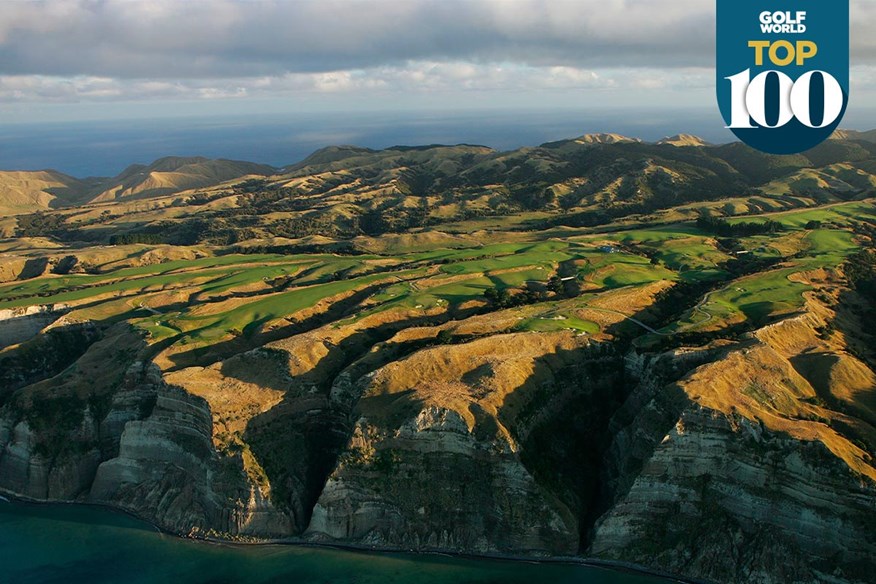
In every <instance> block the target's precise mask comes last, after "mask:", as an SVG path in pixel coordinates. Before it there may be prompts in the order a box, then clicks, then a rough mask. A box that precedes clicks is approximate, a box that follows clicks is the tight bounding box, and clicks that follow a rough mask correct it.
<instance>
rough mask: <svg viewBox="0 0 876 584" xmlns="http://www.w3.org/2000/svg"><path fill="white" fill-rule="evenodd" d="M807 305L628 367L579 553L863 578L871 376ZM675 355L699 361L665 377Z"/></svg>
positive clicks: (873, 549)
mask: <svg viewBox="0 0 876 584" xmlns="http://www.w3.org/2000/svg"><path fill="white" fill-rule="evenodd" d="M808 308H809V310H808V312H807V313H805V314H801V315H799V316H795V317H792V318H789V319H786V320H784V321H781V322H779V323H776V324H774V325H770V326H767V327H765V328H763V329H760V330H759V331H757V332H756V333H755V334H753V335H751V336H750V337H749V338H748V339H747V340H745V341H743V342H742V343H741V344H740V345H738V346H737V345H734V346H729V347H725V348H723V349H713V350H711V351H696V352H691V353H687V354H685V355H679V354H675V355H672V356H671V358H670V356H669V355H663V356H661V357H659V358H656V359H648V358H642V359H640V360H639V361H638V362H637V363H636V367H635V370H634V371H633V373H635V374H636V375H637V377H639V378H640V379H641V380H642V381H641V382H640V383H639V384H638V386H637V387H636V389H635V390H634V391H633V392H632V394H631V395H630V397H629V398H628V400H627V403H626V404H624V406H623V407H622V408H620V409H619V410H618V412H617V413H616V414H615V416H614V419H613V421H612V427H613V428H614V437H613V443H612V445H611V446H610V447H609V449H608V450H607V458H606V461H605V462H606V464H605V467H604V468H605V480H606V484H607V485H609V486H610V492H611V493H612V497H611V498H610V499H608V500H607V501H605V504H606V506H607V511H606V512H605V514H604V515H602V516H601V517H600V518H599V519H598V520H597V521H596V523H595V525H594V529H593V531H592V532H591V534H590V536H589V538H588V541H587V549H586V551H585V553H586V554H588V555H593V556H596V557H602V558H610V559H621V558H623V559H625V560H630V561H634V562H637V563H641V564H643V565H649V566H653V567H655V568H660V569H664V570H667V571H670V572H674V573H681V574H691V575H696V576H698V577H703V578H708V579H710V580H714V581H718V582H758V583H764V584H768V583H779V582H867V581H870V579H871V578H872V568H873V565H874V559H876V481H874V479H876V473H874V469H873V466H872V464H873V459H872V457H871V454H870V452H872V448H873V444H874V442H873V437H874V433H873V423H874V416H873V410H872V409H871V408H870V407H869V406H868V404H871V403H872V401H871V400H872V395H873V393H874V391H876V384H874V383H873V373H872V371H871V370H870V369H869V368H868V367H867V366H866V364H865V363H863V362H862V361H861V360H859V359H857V358H856V357H854V356H852V355H851V354H849V353H847V352H845V351H843V350H841V348H840V347H842V346H845V343H846V342H847V341H848V339H845V338H837V337H838V336H839V335H841V334H843V333H842V331H838V332H837V333H835V334H834V335H833V336H831V335H825V334H824V333H823V332H819V331H824V330H825V326H824V325H825V323H826V320H825V317H833V316H834V315H833V314H832V313H828V312H826V311H825V309H824V307H823V306H821V305H820V304H818V303H816V302H814V301H812V299H810V302H809V306H808ZM834 322H837V321H836V320H834ZM845 330H846V331H847V332H848V333H849V334H851V333H853V332H854V331H850V329H848V328H847V329H845ZM679 358H681V359H686V360H688V362H689V363H690V362H695V361H704V364H701V365H699V366H697V367H696V368H694V369H693V370H692V371H690V373H688V374H686V375H683V376H681V377H680V379H678V381H677V382H673V383H670V384H668V385H664V382H665V381H666V379H667V378H670V379H671V378H674V377H675V378H677V377H678V376H677V375H674V374H673V371H672V369H673V365H672V364H673V363H675V364H677V363H679ZM813 362H817V363H818V364H819V366H818V367H812V364H813ZM667 373H668V375H667ZM674 373H677V371H675V372H674ZM862 397H863V398H865V399H862Z"/></svg>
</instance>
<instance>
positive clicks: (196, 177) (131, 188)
mask: <svg viewBox="0 0 876 584" xmlns="http://www.w3.org/2000/svg"><path fill="white" fill-rule="evenodd" d="M274 172H276V171H275V169H273V168H271V167H270V166H265V165H262V164H255V163H252V162H240V161H237V160H209V159H207V158H201V157H192V158H181V157H166V158H161V159H159V160H156V161H155V162H153V163H152V164H150V165H149V166H143V165H139V164H135V165H132V166H129V167H128V168H126V169H125V170H124V171H122V173H121V174H119V175H118V176H116V177H115V178H113V179H109V180H108V181H107V182H106V183H105V184H102V185H101V187H100V188H101V190H100V192H97V193H95V194H94V196H93V197H92V199H91V200H92V202H101V201H111V200H114V199H119V198H127V197H149V196H158V195H166V194H170V193H177V192H181V191H186V190H189V189H197V188H201V187H206V186H213V185H216V184H219V183H222V182H225V181H228V180H232V179H236V178H241V177H244V176H249V175H256V176H267V175H270V174H274Z"/></svg>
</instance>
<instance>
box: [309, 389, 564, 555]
mask: <svg viewBox="0 0 876 584" xmlns="http://www.w3.org/2000/svg"><path fill="white" fill-rule="evenodd" d="M307 534H308V535H309V536H310V537H311V538H313V539H317V540H329V541H348V542H360V543H366V544H369V545H377V546H389V547H403V548H411V549H436V550H437V549H443V550H458V551H478V552H502V551H504V552H516V553H520V552H524V553H530V554H574V553H575V552H576V551H577V547H578V534H577V526H576V521H575V519H574V517H573V516H572V514H571V513H570V512H569V510H568V509H567V508H565V507H564V506H563V505H562V504H561V503H560V502H559V501H557V500H555V499H553V498H552V497H551V496H550V494H549V493H547V492H546V491H545V489H543V488H542V487H541V486H540V485H539V484H538V483H537V482H536V481H535V479H534V478H533V477H532V475H531V474H530V473H529V472H528V471H527V470H526V468H525V467H524V465H523V464H522V463H521V461H520V458H519V457H518V456H517V454H516V453H515V452H514V445H513V443H511V442H509V441H508V440H506V439H503V438H502V437H501V436H499V435H489V434H488V431H487V430H486V429H485V428H477V429H470V428H469V427H468V426H467V424H466V422H465V420H463V419H462V417H461V416H460V415H459V414H458V413H457V412H455V411H452V410H448V409H446V408H437V407H428V406H427V407H425V408H423V409H421V410H420V411H419V412H418V413H416V415H414V416H413V417H412V418H411V419H407V420H405V421H404V422H403V423H402V424H401V425H399V427H397V428H395V429H392V430H387V429H382V428H377V427H374V426H372V425H370V424H369V423H368V421H367V420H366V419H361V420H360V421H359V422H358V423H357V425H356V429H355V432H354V435H353V438H352V439H351V441H350V444H349V446H348V449H347V452H346V453H345V454H344V455H343V457H342V462H341V464H340V465H339V467H338V468H337V469H335V471H334V473H332V476H331V477H330V478H329V480H328V482H327V484H326V487H325V489H324V490H323V493H322V495H321V496H320V498H319V502H318V503H317V505H316V508H315V509H314V512H313V518H312V519H311V522H310V527H309V528H308V532H307Z"/></svg>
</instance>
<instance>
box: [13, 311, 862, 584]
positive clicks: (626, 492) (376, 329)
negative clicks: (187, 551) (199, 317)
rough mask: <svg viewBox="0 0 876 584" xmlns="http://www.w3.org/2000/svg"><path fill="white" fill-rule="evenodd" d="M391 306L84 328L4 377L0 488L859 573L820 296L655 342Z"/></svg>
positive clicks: (846, 430) (858, 450)
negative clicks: (231, 350)
mask: <svg viewBox="0 0 876 584" xmlns="http://www.w3.org/2000/svg"><path fill="white" fill-rule="evenodd" d="M413 318H414V317H413V316H412V314H411V313H408V312H404V311H400V312H397V313H393V314H391V315H386V314H384V315H381V316H380V317H379V320H378V319H377V317H365V318H363V319H361V320H359V321H355V322H351V323H346V324H343V325H326V326H322V327H317V328H315V329H313V330H310V331H307V332H304V333H301V334H294V335H291V336H289V337H288V338H285V339H281V340H277V341H274V342H270V343H267V344H265V345H264V346H261V347H259V348H256V349H252V350H249V351H245V352H242V353H239V354H236V355H233V356H231V357H228V358H226V359H224V360H221V361H218V362H216V363H214V364H212V365H207V366H195V367H178V368H176V369H168V370H164V371H162V370H161V369H160V368H159V367H158V366H157V365H156V364H155V363H153V362H151V360H150V356H152V357H154V356H155V353H154V351H150V350H148V348H147V347H146V346H145V344H144V343H143V340H142V338H141V337H140V336H138V335H137V334H135V333H133V332H132V331H131V330H130V329H127V328H125V327H123V326H115V327H111V328H109V329H106V330H101V331H99V338H97V339H95V338H94V337H93V335H92V336H89V337H88V343H86V344H85V345H84V346H83V347H82V349H81V355H79V356H78V357H77V356H76V354H75V353H74V354H73V355H72V356H71V357H69V358H70V359H73V362H72V364H71V365H68V366H67V367H66V368H65V369H63V370H61V371H60V372H58V373H57V374H54V375H52V376H50V377H48V378H47V379H43V380H39V377H38V376H37V380H36V381H33V382H31V383H29V384H28V383H27V380H26V379H24V378H23V377H21V378H17V379H19V381H17V383H18V385H20V386H21V387H18V388H12V387H7V388H6V391H5V392H4V393H2V395H3V396H5V397H4V398H3V401H2V402H0V403H2V409H0V488H2V489H3V491H5V492H8V493H13V494H18V495H22V496H26V497H29V498H32V499H38V500H73V501H83V502H94V503H101V504H109V505H113V506H117V507H120V508H123V509H126V510H129V511H131V512H134V513H136V514H138V515H140V516H142V517H144V518H147V519H149V520H151V521H153V522H155V523H156V524H157V525H160V526H161V527H163V528H165V529H168V530H171V531H173V532H176V533H181V534H191V535H194V536H199V537H218V538H224V539H245V540H250V541H257V540H264V539H289V538H293V539H307V540H311V541H322V542H334V543H349V544H364V545H373V546H377V547H389V548H405V549H418V550H451V551H468V552H471V551H477V552H489V553H513V554H527V555H533V556H546V555H565V556H568V555H578V554H583V555H586V556H593V557H598V558H604V559H617V560H623V561H628V562H635V563H638V564H641V565H645V566H650V567H654V568H659V569H662V570H666V571H669V572H673V573H679V574H684V575H687V576H692V577H698V578H705V579H709V580H714V581H717V582H742V581H745V582H763V583H773V582H776V583H778V582H866V581H867V578H868V577H869V576H868V574H869V572H868V571H867V570H868V569H869V568H870V567H872V565H873V560H874V558H876V539H874V533H876V507H874V506H876V490H874V484H876V481H874V479H876V472H874V471H873V467H872V459H871V458H870V456H871V455H870V452H872V449H873V445H874V443H876V440H874V432H873V424H874V416H873V413H874V410H873V409H872V408H871V405H870V404H872V401H870V400H869V397H868V396H870V394H871V393H872V391H873V387H874V384H873V380H874V379H876V376H874V375H873V372H872V370H871V369H870V368H869V366H868V365H867V364H866V363H865V362H864V361H862V360H860V359H858V358H856V357H854V356H852V355H851V354H849V353H847V352H845V351H844V350H843V347H845V346H846V343H847V340H846V339H844V338H840V337H838V335H840V334H841V333H840V332H837V333H836V334H835V335H834V336H826V335H824V334H822V333H819V331H820V330H823V328H824V324H825V323H826V322H828V320H829V319H833V320H834V321H835V320H836V319H835V315H833V314H827V313H826V312H824V309H823V307H820V306H819V305H817V304H811V305H810V306H809V307H808V311H807V312H806V313H805V314H802V315H798V316H795V317H792V318H788V319H786V320H784V321H782V322H780V323H777V324H774V325H771V326H769V327H765V328H763V329H761V330H759V331H756V332H755V333H754V334H751V335H748V336H747V337H746V338H744V339H742V340H740V341H738V342H729V341H727V342H720V343H714V344H712V345H708V346H706V347H703V348H698V349H676V350H672V351H667V352H663V353H653V354H651V353H639V352H637V351H635V350H628V351H627V352H626V353H622V352H620V349H619V343H617V342H615V341H613V340H612V339H609V338H591V337H588V336H586V335H579V334H575V333H573V332H570V331H564V332H552V333H536V332H525V333H524V332H514V333H509V332H507V331H508V330H513V327H514V326H515V323H516V322H517V320H516V319H513V318H506V316H505V315H503V313H497V314H494V315H490V316H489V317H486V316H483V317H480V316H478V317H471V318H467V319H466V320H462V321H459V322H457V323H445V324H437V325H436V324H434V323H430V324H424V325H422V326H420V321H418V320H413ZM417 318H420V317H417ZM431 318H433V319H434V318H435V317H434V315H433V316H432V317H431ZM442 331H446V332H443V333H442ZM472 332H475V333H477V334H472ZM92 333H94V334H97V333H95V332H94V331H92ZM92 333H89V334H92ZM439 333H441V334H439ZM849 334H850V335H851V333H849ZM439 339H440V342H439ZM23 348H24V349H27V350H31V348H29V346H23ZM16 354H17V353H12V354H10V355H9V358H12V359H13V362H16V363H19V361H20V359H19V361H15V359H18V357H16ZM19 357H20V355H19ZM159 360H160V359H159ZM825 364H827V365H825ZM815 365H818V366H817V367H816V366H815ZM50 373H51V372H50Z"/></svg>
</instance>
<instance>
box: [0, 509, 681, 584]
mask: <svg viewBox="0 0 876 584" xmlns="http://www.w3.org/2000/svg"><path fill="white" fill-rule="evenodd" d="M0 582H3V583H7V582H8V583H14V584H37V583H38V584H47V583H58V584H61V583H64V584H70V583H78V582H85V583H89V584H98V583H102V582H125V584H134V583H139V582H143V583H146V582H149V583H159V582H160V583H165V582H185V583H186V584H224V583H229V584H230V583H238V582H239V583H246V584H266V583H281V582H282V583H289V584H310V583H314V584H315V583H320V584H328V583H331V584H336V583H337V584H346V583H350V584H353V583H356V584H372V583H373V584H393V583H402V582H404V583H413V582H415V583H417V584H442V583H447V584H451V583H452V584H476V583H477V584H481V583H483V584H486V583H496V584H515V583H520V584H523V583H526V584H530V583H541V582H550V583H551V584H554V583H557V584H562V583H572V582H575V583H586V584H659V583H661V582H662V583H664V584H665V583H666V582H668V581H667V580H661V579H658V578H653V577H648V576H643V575H639V574H630V573H625V572H617V571H611V570H604V569H600V568H592V567H586V566H575V565H565V564H551V565H545V564H534V563H523V562H509V561H498V560H473V559H462V558H450V557H444V556H434V555H405V554H376V553H364V552H361V553H360V552H350V551H340V550H334V549H323V548H307V547H299V546H279V545H272V546H223V545H213V544H208V543H202V542H194V541H188V540H183V539H179V538H175V537H173V536H169V535H165V534H161V533H158V532H157V531H156V530H155V529H154V528H153V527H151V526H149V525H148V524H145V523H143V522H140V521H137V520H135V519H133V518H131V517H128V516H127V515H124V514H121V513H115V512H112V511H109V510H105V509H100V508H93V507H84V506H73V505H26V504H18V503H15V504H13V503H5V502H3V501H0Z"/></svg>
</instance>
